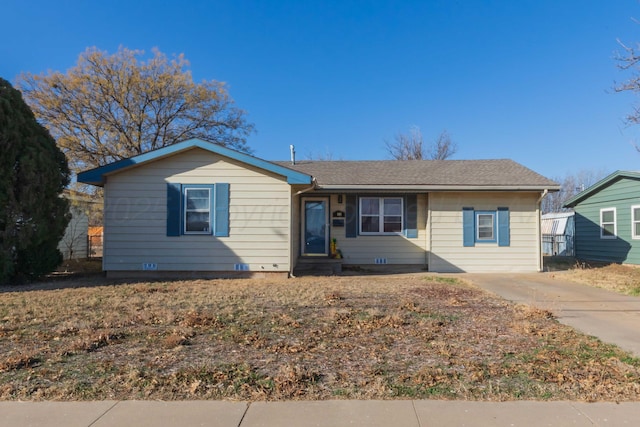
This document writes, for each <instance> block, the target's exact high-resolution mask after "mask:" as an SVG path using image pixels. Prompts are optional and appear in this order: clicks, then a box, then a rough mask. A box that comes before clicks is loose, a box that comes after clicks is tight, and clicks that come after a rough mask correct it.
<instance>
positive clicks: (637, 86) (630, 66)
mask: <svg viewBox="0 0 640 427" xmlns="http://www.w3.org/2000/svg"><path fill="white" fill-rule="evenodd" d="M618 43H619V44H620V46H621V47H622V49H623V51H624V53H620V52H618V53H617V54H616V56H615V59H616V61H617V63H618V68H620V69H621V70H623V71H628V72H629V73H630V77H629V78H628V79H627V80H625V81H623V82H622V83H616V84H615V86H614V90H615V91H616V92H633V93H635V94H637V93H639V92H640V54H639V53H638V48H640V44H639V45H637V46H636V47H633V46H627V45H625V44H624V43H622V42H621V41H620V40H618ZM626 121H627V123H629V124H638V123H640V107H638V106H637V105H636V106H634V107H633V111H632V112H631V113H630V114H628V115H627V117H626ZM636 149H638V150H639V151H640V148H638V146H636Z"/></svg>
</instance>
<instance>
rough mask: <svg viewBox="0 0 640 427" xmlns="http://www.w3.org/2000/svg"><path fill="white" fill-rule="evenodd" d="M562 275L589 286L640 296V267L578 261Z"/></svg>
mask: <svg viewBox="0 0 640 427" xmlns="http://www.w3.org/2000/svg"><path fill="white" fill-rule="evenodd" d="M562 277H563V278H566V279H569V280H571V281H574V282H578V283H582V284H585V285H589V286H595V287H598V288H603V289H608V290H610V291H614V292H619V293H621V294H625V295H632V296H640V268H638V267H633V266H629V265H619V264H611V265H606V266H589V265H587V264H582V263H576V264H575V265H574V266H573V268H571V269H569V270H568V271H566V272H563V273H562Z"/></svg>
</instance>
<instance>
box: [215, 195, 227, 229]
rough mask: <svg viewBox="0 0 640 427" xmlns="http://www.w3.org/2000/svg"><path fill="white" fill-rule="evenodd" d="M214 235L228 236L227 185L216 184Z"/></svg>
mask: <svg viewBox="0 0 640 427" xmlns="http://www.w3.org/2000/svg"><path fill="white" fill-rule="evenodd" d="M215 193H216V200H215V206H216V207H215V213H216V215H215V233H214V234H215V235H216V236H218V237H228V236H229V184H216V191H215Z"/></svg>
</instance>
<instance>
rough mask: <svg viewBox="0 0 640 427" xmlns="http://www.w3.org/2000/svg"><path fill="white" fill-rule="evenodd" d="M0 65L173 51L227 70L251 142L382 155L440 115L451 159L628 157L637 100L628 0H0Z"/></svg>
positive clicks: (591, 163) (60, 66) (0, 72)
mask: <svg viewBox="0 0 640 427" xmlns="http://www.w3.org/2000/svg"><path fill="white" fill-rule="evenodd" d="M0 13H1V21H2V24H1V25H0V36H1V40H2V43H0V77H4V78H5V79H7V80H10V81H12V82H14V81H15V77H16V76H17V75H18V74H19V73H20V72H22V71H28V72H32V73H42V72H46V71H47V70H59V71H64V70H66V69H68V68H70V67H72V66H73V65H74V64H75V63H76V60H77V57H78V55H79V54H80V53H81V52H82V51H84V50H85V49H86V48H87V47H89V46H96V47H98V48H100V49H102V50H107V51H109V52H114V51H116V50H117V48H118V46H120V45H122V46H125V47H128V48H130V49H143V50H145V51H147V52H150V50H151V48H152V47H158V48H159V49H160V50H161V51H162V52H164V53H166V54H169V55H170V54H173V53H175V54H177V53H184V54H185V56H186V58H187V59H188V60H189V61H190V62H191V71H192V73H193V75H194V77H195V79H196V80H198V81H199V80H203V79H208V80H210V79H215V80H219V81H224V82H227V84H228V87H229V91H230V94H231V96H232V97H233V98H234V99H235V101H236V103H237V105H238V106H239V107H241V108H243V109H244V110H246V111H247V113H248V119H249V121H251V122H253V123H254V124H255V126H256V129H257V133H256V134H254V135H252V136H251V137H250V138H249V144H250V145H251V147H252V148H253V149H254V150H255V154H256V155H257V156H259V157H262V158H265V159H267V160H274V159H287V158H288V155H289V154H288V151H289V144H294V145H295V146H296V151H297V152H298V157H299V158H304V157H305V156H306V155H308V154H311V153H322V154H325V153H331V154H332V156H333V157H334V158H336V159H345V160H350V159H384V158H387V154H386V151H385V149H384V140H385V139H387V140H390V139H392V138H393V136H394V135H395V134H396V133H398V132H408V130H409V128H410V127H411V126H413V125H415V126H419V127H420V128H421V130H422V133H423V135H424V136H425V138H426V139H427V140H433V139H435V138H436V137H437V135H438V134H439V133H440V132H441V131H442V130H444V129H446V130H447V131H448V132H449V133H450V135H451V136H452V138H453V140H454V141H455V142H456V143H457V144H458V152H457V153H456V155H455V156H454V158H456V159H484V158H511V159H514V160H516V161H518V162H520V163H522V164H524V165H525V166H527V167H530V168H532V169H534V170H535V171H537V172H539V173H542V174H544V175H546V176H548V177H559V176H564V175H565V174H568V173H575V172H577V171H579V170H583V169H586V170H604V171H605V172H607V173H609V172H613V171H614V170H616V169H633V170H640V153H638V152H637V151H636V150H635V148H634V146H633V144H634V143H638V144H640V127H638V126H636V127H628V126H627V125H625V123H624V122H623V118H624V116H625V114H627V113H629V112H630V111H631V109H632V107H633V105H634V103H636V102H637V101H639V100H638V99H636V97H635V96H633V95H631V94H616V93H614V92H613V90H612V87H613V86H614V83H615V81H621V80H624V78H625V74H623V73H621V72H620V71H619V70H618V69H617V68H616V63H615V61H614V59H613V57H614V54H615V52H616V50H620V47H619V45H618V43H617V41H616V39H620V40H622V41H624V42H626V43H629V44H634V43H636V42H640V24H638V23H636V22H634V18H637V19H640V3H639V2H638V1H637V0H615V1H606V0H484V1H481V0H457V1H456V0H441V1H437V0H424V1H408V0H407V1H400V0H398V1H348V0H347V1H326V2H316V1H289V0H277V1H276V0H274V1H241V0H235V1H234V0H228V1H227V0H224V1H212V0H209V1H189V0H184V1H163V0H152V1H149V0H144V1H140V0H135V1H132V0H127V1H122V0H110V1H103V2H98V1H89V0H87V1H65V0H58V1H41V0H36V1H25V0H8V1H7V0H5V1H4V2H3V3H2V7H1V8H0Z"/></svg>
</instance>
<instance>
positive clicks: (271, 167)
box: [78, 138, 311, 186]
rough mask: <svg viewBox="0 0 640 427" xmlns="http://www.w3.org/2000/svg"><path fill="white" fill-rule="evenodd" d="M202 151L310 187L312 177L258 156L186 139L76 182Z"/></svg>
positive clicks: (92, 181) (102, 180)
mask: <svg viewBox="0 0 640 427" xmlns="http://www.w3.org/2000/svg"><path fill="white" fill-rule="evenodd" d="M196 147H197V148H201V149H203V150H206V151H209V152H211V153H215V154H219V155H221V156H224V157H228V158H230V159H233V160H237V161H239V162H242V163H246V164H248V165H250V166H254V167H257V168H260V169H264V170H266V171H269V172H272V173H275V174H276V175H282V176H284V177H286V178H287V183H289V184H311V176H310V175H307V174H304V173H302V172H298V171H294V170H292V169H289V168H286V167H284V166H280V165H276V164H275V163H271V162H268V161H266V160H262V159H259V158H257V157H253V156H250V155H248V154H245V153H241V152H239V151H236V150H232V149H230V148H227V147H223V146H222V145H219V144H214V143H212V142H208V141H203V140H201V139H197V138H194V139H188V140H186V141H182V142H178V143H176V144H173V145H169V146H166V147H162V148H159V149H157V150H153V151H149V152H147V153H144V154H140V155H138V156H134V157H130V158H128V159H123V160H119V161H117V162H113V163H109V164H108V165H104V166H100V167H98V168H95V169H90V170H88V171H84V172H80V173H79V174H78V182H83V183H85V184H92V185H97V186H102V185H104V183H105V175H107V174H111V173H116V172H119V171H121V170H124V169H128V168H131V167H136V166H140V165H142V164H144V163H147V162H150V161H152V160H158V159H161V158H163V157H169V156H171V155H174V154H176V153H179V152H182V151H185V150H189V149H192V148H196Z"/></svg>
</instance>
